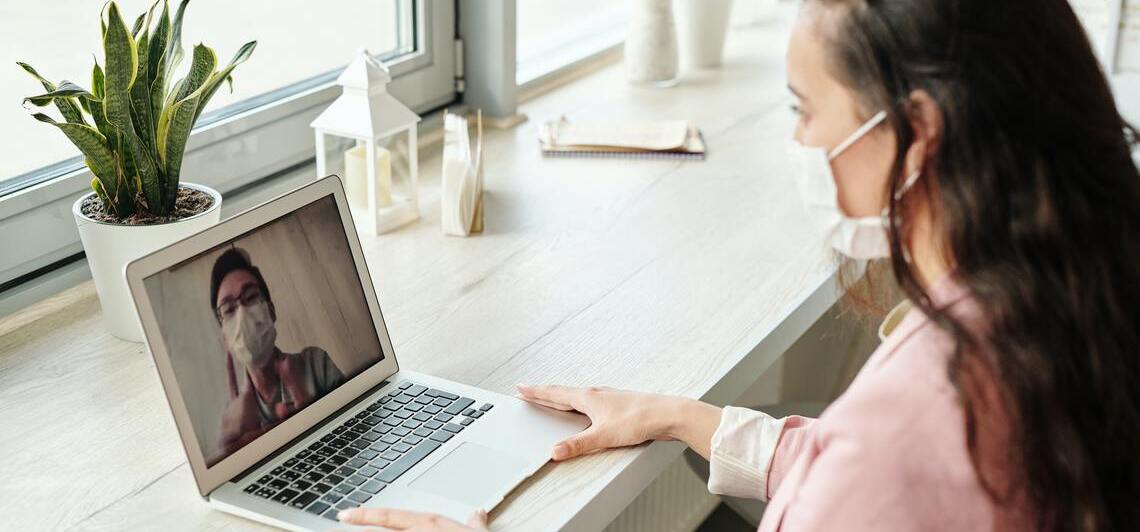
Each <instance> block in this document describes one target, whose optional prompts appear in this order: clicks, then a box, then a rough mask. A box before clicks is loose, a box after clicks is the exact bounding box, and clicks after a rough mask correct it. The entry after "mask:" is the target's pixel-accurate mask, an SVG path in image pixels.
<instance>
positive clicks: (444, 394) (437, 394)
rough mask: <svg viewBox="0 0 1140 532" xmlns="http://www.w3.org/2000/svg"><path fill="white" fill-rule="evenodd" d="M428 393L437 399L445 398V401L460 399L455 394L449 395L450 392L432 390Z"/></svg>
mask: <svg viewBox="0 0 1140 532" xmlns="http://www.w3.org/2000/svg"><path fill="white" fill-rule="evenodd" d="M428 391H430V392H431V393H432V395H434V396H435V397H443V398H444V399H447V400H448V401H454V400H456V399H459V396H458V395H455V394H453V393H448V392H445V391H443V390H436V389H434V388H432V389H431V390H428Z"/></svg>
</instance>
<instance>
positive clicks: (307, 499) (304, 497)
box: [289, 492, 320, 510]
mask: <svg viewBox="0 0 1140 532" xmlns="http://www.w3.org/2000/svg"><path fill="white" fill-rule="evenodd" d="M317 497H320V495H317V494H316V493H313V492H305V493H302V494H300V495H298V496H297V498H296V499H293V500H292V501H291V502H290V503H289V506H292V507H294V508H297V509H299V510H304V509H305V507H306V506H308V505H309V503H311V502H313V501H315V500H317Z"/></svg>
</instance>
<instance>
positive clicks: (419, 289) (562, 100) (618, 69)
mask: <svg viewBox="0 0 1140 532" xmlns="http://www.w3.org/2000/svg"><path fill="white" fill-rule="evenodd" d="M784 39H785V33H784V32H783V31H779V30H778V29H773V28H767V29H764V28H760V29H747V30H735V31H734V33H733V34H732V35H731V36H730V38H729V52H728V59H727V62H726V65H725V67H724V68H723V69H721V70H716V71H711V72H705V73H699V74H694V75H689V76H687V77H686V78H685V79H684V81H683V82H682V83H681V85H679V86H678V87H675V88H672V89H668V90H653V89H647V88H638V87H632V86H630V85H628V84H626V82H625V80H624V71H623V69H622V66H621V65H620V64H617V65H612V66H609V67H606V68H604V69H602V70H600V71H598V72H596V73H593V74H591V75H589V76H587V77H585V78H583V79H581V80H578V81H575V82H573V83H571V84H570V85H567V86H564V87H561V88H559V89H557V90H554V91H552V92H549V93H547V94H544V95H542V96H540V97H537V98H535V99H533V100H532V101H530V102H528V103H527V104H526V105H524V106H523V109H522V110H523V111H524V112H525V113H527V114H529V115H530V117H531V121H530V122H528V123H526V124H524V125H522V126H519V127H517V128H514V129H512V130H507V131H490V132H489V139H488V141H489V144H488V147H487V165H486V172H487V187H488V190H489V193H488V195H487V197H486V200H485V201H486V212H487V224H486V225H487V232H486V233H485V234H483V235H481V236H477V237H473V238H467V239H463V238H453V237H444V236H441V235H440V232H439V222H438V220H439V207H438V201H437V200H436V199H437V198H438V193H437V192H435V191H433V190H432V187H433V186H434V184H433V182H432V180H433V179H436V180H437V179H438V168H439V161H438V157H437V156H432V157H428V158H427V159H426V160H425V161H424V165H423V175H424V176H426V177H427V181H428V189H429V190H428V195H429V199H428V200H427V201H426V202H425V207H424V215H425V218H424V220H423V221H421V222H419V223H418V224H417V225H414V226H411V227H408V228H406V229H403V230H401V231H398V232H396V233H394V234H390V235H386V236H382V237H379V238H366V239H365V242H364V249H365V252H366V254H367V257H368V260H369V266H370V267H371V269H372V276H373V279H375V281H376V283H377V286H376V288H377V290H378V293H379V297H380V303H381V306H382V307H383V308H384V311H385V316H386V317H387V318H388V320H389V321H388V328H389V330H390V331H391V334H392V339H393V341H394V345H395V349H396V354H397V356H398V357H399V360H400V362H401V365H402V366H404V367H407V368H409V369H414V370H418V371H423V372H428V373H434V374H438V375H440V376H443V377H447V378H450V379H454V380H457V381H461V382H465V383H469V384H472V385H477V386H481V387H485V388H488V389H492V390H496V391H499V392H504V393H513V391H514V385H515V383H518V382H528V383H549V382H558V383H566V384H581V385H585V384H604V385H610V386H616V387H624V388H632V389H638V390H646V391H655V392H667V393H673V394H684V395H688V396H691V397H702V398H704V399H706V400H710V401H712V402H716V403H726V402H729V401H732V400H733V399H735V398H736V397H737V396H739V394H740V393H742V392H743V391H744V390H745V389H746V387H747V386H748V385H749V384H750V383H752V382H753V381H754V380H755V378H756V377H757V376H758V375H759V374H760V373H761V372H762V371H763V370H764V369H765V368H767V367H768V365H769V364H771V363H772V362H773V361H774V360H776V358H777V357H779V356H780V354H781V353H782V352H783V351H784V350H785V349H786V348H787V346H789V345H790V344H791V342H792V341H793V340H795V339H796V338H797V337H798V336H799V335H800V334H801V333H802V332H803V331H804V330H806V328H807V327H808V326H809V325H810V324H811V323H812V322H814V321H815V320H816V319H817V318H818V317H819V316H820V315H821V314H822V313H823V311H824V310H825V309H826V308H828V307H829V306H830V305H831V304H832V303H833V302H834V301H835V299H836V290H835V286H834V267H833V266H832V264H831V262H830V256H829V254H828V253H827V252H826V250H825V249H824V247H823V245H822V243H821V242H820V241H819V238H818V237H817V236H816V234H815V233H814V231H813V230H812V229H811V227H810V226H809V225H808V223H807V220H806V218H805V216H804V215H803V213H802V211H801V209H800V203H799V198H798V196H797V193H796V190H795V186H794V184H793V182H792V178H791V174H790V172H788V171H787V169H786V167H785V163H784V161H785V156H784V146H785V139H786V138H787V136H788V134H789V132H790V131H791V126H792V123H793V118H792V116H791V114H790V113H789V112H788V111H787V109H786V106H787V104H788V98H787V96H786V92H785V89H784V74H783V50H784ZM560 114H567V115H568V116H569V117H570V118H572V119H593V118H620V117H638V118H655V117H676V118H689V119H692V120H693V121H694V122H695V123H696V124H697V125H699V126H700V127H701V128H702V129H703V131H704V134H705V138H706V139H707V142H708V144H709V146H710V148H709V158H708V160H707V161H706V162H703V163H702V162H685V163H682V162H670V161H613V160H586V159H582V160H543V159H542V158H541V156H540V154H539V152H538V146H537V142H536V140H535V138H536V134H537V128H538V126H539V124H540V123H541V122H542V121H543V120H546V119H548V118H553V117H557V116H558V115H560ZM433 194H434V196H432V195H433ZM680 451H681V448H680V446H679V445H678V444H675V443H655V444H652V445H644V446H640V447H637V448H634V449H627V450H620V451H613V452H607V453H602V454H597V455H594V456H590V457H585V458H581V459H577V460H574V461H571V462H569V463H565V464H560V465H547V466H546V467H545V468H544V469H542V470H541V471H540V473H539V474H538V475H537V476H535V477H534V478H532V479H531V480H530V481H528V482H527V483H525V484H524V485H523V486H521V487H520V488H519V489H517V490H515V492H514V493H513V494H512V496H511V497H510V498H509V499H508V500H507V501H505V502H504V503H503V504H502V505H500V506H499V507H498V509H497V510H496V511H495V513H494V514H493V515H492V518H493V519H492V526H493V528H495V529H504V530H537V529H554V528H568V529H575V530H596V529H600V528H602V527H604V526H605V524H606V523H608V522H609V521H610V520H611V519H613V518H614V517H615V516H616V515H617V514H618V513H619V512H620V511H621V510H622V509H623V508H624V507H625V506H626V505H628V504H629V502H630V501H632V500H633V498H634V497H635V496H636V495H637V494H638V492H640V491H641V490H642V489H643V488H644V487H645V486H646V485H647V484H648V483H649V482H650V481H651V480H652V479H653V478H654V477H655V476H656V475H657V474H659V473H660V472H661V471H662V470H663V469H664V468H665V466H666V465H668V464H669V463H670V462H671V461H672V460H673V459H675V458H676V457H677V455H678V453H679V452H680ZM0 479H2V480H0V508H2V511H0V528H3V529H13V530H28V529H44V528H53V529H54V528H66V529H72V528H83V529H88V528H97V529H102V528H111V529H158V528H161V529H192V530H201V529H231V528H233V529H247V528H254V527H258V526H259V525H256V524H254V523H252V522H250V521H246V520H243V519H240V518H236V517H232V516H229V515H227V514H223V513H221V512H219V511H216V510H213V509H212V508H211V507H210V506H209V505H207V504H206V503H204V502H203V501H202V500H201V499H200V498H199V497H197V495H196V490H195V488H194V484H193V480H192V478H191V474H190V469H189V467H188V466H187V463H186V460H185V457H184V454H183V450H182V446H181V444H180V442H179V440H178V437H177V435H176V432H175V428H174V424H173V422H172V418H171V416H170V414H169V410H168V408H167V405H166V401H165V398H164V396H163V394H162V391H161V389H160V386H159V382H158V377H157V374H156V373H155V371H154V368H153V362H152V361H151V358H150V356H149V355H148V354H147V352H146V349H145V347H144V346H143V345H140V344H132V343H126V342H122V341H119V340H117V339H115V338H112V337H110V336H109V335H108V334H106V333H105V332H103V330H102V329H101V327H100V310H99V303H98V301H97V299H96V296H95V292H94V288H93V286H92V285H91V283H85V284H83V285H81V286H78V287H76V288H74V289H71V290H68V291H66V292H64V293H62V294H60V295H58V296H57V297H54V298H52V299H49V300H45V301H42V302H40V303H38V304H36V305H34V306H32V307H30V308H27V309H25V310H23V311H20V312H18V313H16V314H14V315H10V316H7V317H5V318H3V319H2V320H0Z"/></svg>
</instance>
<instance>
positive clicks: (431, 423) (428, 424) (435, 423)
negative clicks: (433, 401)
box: [424, 419, 443, 430]
mask: <svg viewBox="0 0 1140 532" xmlns="http://www.w3.org/2000/svg"><path fill="white" fill-rule="evenodd" d="M424 426H425V427H427V428H429V429H431V430H435V429H438V428H440V427H442V426H443V422H442V421H436V420H434V419H433V420H431V421H428V422H426V423H424Z"/></svg>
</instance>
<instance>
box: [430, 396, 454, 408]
mask: <svg viewBox="0 0 1140 532" xmlns="http://www.w3.org/2000/svg"><path fill="white" fill-rule="evenodd" d="M431 404H433V405H436V406H447V405H450V404H451V399H446V398H443V397H436V398H435V401H432V402H431Z"/></svg>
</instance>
